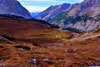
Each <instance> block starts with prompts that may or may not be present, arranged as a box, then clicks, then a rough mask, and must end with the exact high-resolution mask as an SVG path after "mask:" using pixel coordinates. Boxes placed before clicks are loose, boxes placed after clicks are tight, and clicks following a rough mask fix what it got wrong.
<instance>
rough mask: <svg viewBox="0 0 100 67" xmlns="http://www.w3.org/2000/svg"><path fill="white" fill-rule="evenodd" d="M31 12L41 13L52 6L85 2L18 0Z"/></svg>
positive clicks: (73, 0)
mask: <svg viewBox="0 0 100 67" xmlns="http://www.w3.org/2000/svg"><path fill="white" fill-rule="evenodd" d="M18 1H19V2H20V3H21V4H22V5H23V6H24V7H25V8H26V9H27V10H28V11H29V12H41V11H43V10H45V9H47V8H48V7H49V6H51V5H53V6H54V5H60V4H63V3H71V4H74V3H81V2H82V1H83V0H18Z"/></svg>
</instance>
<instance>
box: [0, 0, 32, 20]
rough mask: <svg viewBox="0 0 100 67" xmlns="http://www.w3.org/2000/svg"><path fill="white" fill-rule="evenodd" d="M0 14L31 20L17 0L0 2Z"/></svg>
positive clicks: (1, 0) (2, 0)
mask: <svg viewBox="0 0 100 67" xmlns="http://www.w3.org/2000/svg"><path fill="white" fill-rule="evenodd" d="M0 14H11V15H17V16H22V17H24V18H27V19H28V18H31V15H30V13H29V12H28V11H27V10H26V9H25V8H24V7H23V6H22V5H21V4H20V3H19V2H18V1H17V0H0Z"/></svg>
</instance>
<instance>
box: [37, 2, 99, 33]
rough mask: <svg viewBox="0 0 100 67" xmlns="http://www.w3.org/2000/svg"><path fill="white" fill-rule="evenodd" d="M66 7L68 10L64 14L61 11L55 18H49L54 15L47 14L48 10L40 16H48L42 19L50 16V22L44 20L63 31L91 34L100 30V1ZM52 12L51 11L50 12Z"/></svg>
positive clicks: (63, 11)
mask: <svg viewBox="0 0 100 67" xmlns="http://www.w3.org/2000/svg"><path fill="white" fill-rule="evenodd" d="M60 6H62V5H60ZM66 6H67V7H66ZM66 6H65V7H64V8H66V9H64V10H62V12H60V11H59V13H58V14H56V15H55V16H54V17H51V16H49V15H54V14H53V13H46V12H45V11H46V10H45V11H44V12H43V13H40V15H38V16H41V15H42V14H43V15H45V14H46V15H45V16H43V17H42V18H40V19H43V18H45V17H46V16H48V17H47V18H51V19H50V20H46V19H43V20H46V21H48V22H49V23H50V24H53V25H58V26H59V27H61V28H62V29H67V30H74V31H77V32H90V31H94V30H96V29H98V28H100V12H99V11H100V0H84V1H83V2H82V3H79V4H70V5H69V6H68V5H66ZM47 10H48V9H47ZM52 11H53V10H49V12H52ZM57 11H58V10H57ZM57 11H55V13H57Z"/></svg>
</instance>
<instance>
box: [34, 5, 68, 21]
mask: <svg viewBox="0 0 100 67" xmlns="http://www.w3.org/2000/svg"><path fill="white" fill-rule="evenodd" d="M69 7H70V4H66V3H64V4H62V5H56V6H50V7H49V8H48V9H46V10H45V11H43V12H41V13H40V14H39V15H37V16H36V17H35V18H36V19H42V20H46V21H48V20H50V19H52V18H54V17H55V16H56V15H57V14H59V13H61V12H63V10H66V9H68V8H69Z"/></svg>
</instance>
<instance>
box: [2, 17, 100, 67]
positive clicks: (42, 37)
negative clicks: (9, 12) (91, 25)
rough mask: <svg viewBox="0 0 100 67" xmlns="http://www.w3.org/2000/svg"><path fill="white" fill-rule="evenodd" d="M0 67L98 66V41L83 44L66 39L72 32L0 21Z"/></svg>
mask: <svg viewBox="0 0 100 67" xmlns="http://www.w3.org/2000/svg"><path fill="white" fill-rule="evenodd" d="M0 35H7V36H9V37H13V38H15V39H16V40H14V42H15V44H9V43H8V42H5V41H3V40H0V66H1V67H89V66H100V56H99V55H100V37H99V36H98V37H97V38H91V39H90V38H89V39H86V40H84V41H78V38H79V37H77V40H75V41H74V40H72V41H70V40H69V39H70V38H71V37H72V34H71V32H68V31H64V30H57V29H56V28H51V27H50V25H45V24H41V23H38V22H35V21H29V20H15V19H14V20H13V19H4V20H2V19H0Z"/></svg>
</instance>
